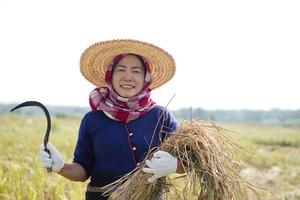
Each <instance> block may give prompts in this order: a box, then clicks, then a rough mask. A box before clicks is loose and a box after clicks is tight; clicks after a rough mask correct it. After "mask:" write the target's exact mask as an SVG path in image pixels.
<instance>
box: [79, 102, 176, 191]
mask: <svg viewBox="0 0 300 200" xmlns="http://www.w3.org/2000/svg"><path fill="white" fill-rule="evenodd" d="M176 126H177V122H176V119H175V118H174V116H173V115H172V113H171V112H169V111H167V110H165V108H164V107H161V106H155V107H153V108H152V109H151V110H150V111H149V112H148V113H146V114H145V115H143V116H141V117H139V118H138V119H135V120H133V121H130V122H128V123H125V122H119V121H115V120H113V119H111V118H109V117H107V116H106V115H105V113H103V111H95V112H89V113H87V114H86V115H85V116H84V118H83V119H82V122H81V125H80V129H79V135H78V141H77V144H76V148H75V152H74V159H73V162H76V163H79V164H80V165H81V166H83V168H84V169H85V171H86V173H87V175H88V177H90V176H91V185H93V186H100V187H101V186H105V185H107V184H109V183H111V182H113V181H115V180H117V179H118V178H120V177H121V176H123V175H125V174H126V173H128V172H130V171H131V170H133V169H134V168H135V167H136V165H137V164H138V163H139V162H140V161H142V160H143V158H144V156H145V155H146V153H147V152H148V151H149V148H150V149H151V148H152V147H156V146H158V145H159V144H160V142H161V139H163V138H164V137H165V136H166V134H168V133H171V132H173V131H174V130H175V129H176ZM161 130H163V131H161ZM153 134H154V135H153ZM152 137H153V140H152V143H151V139H152ZM150 143H151V147H149V145H150Z"/></svg>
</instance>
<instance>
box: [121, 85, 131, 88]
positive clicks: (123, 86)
mask: <svg viewBox="0 0 300 200" xmlns="http://www.w3.org/2000/svg"><path fill="white" fill-rule="evenodd" d="M121 87H122V88H133V86H132V85H121Z"/></svg>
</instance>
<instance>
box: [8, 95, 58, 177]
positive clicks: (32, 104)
mask: <svg viewBox="0 0 300 200" xmlns="http://www.w3.org/2000/svg"><path fill="white" fill-rule="evenodd" d="M27 106H38V107H40V108H41V109H42V110H43V111H44V113H45V115H46V118H47V130H46V133H45V136H44V146H45V151H46V152H47V153H48V154H49V156H50V151H49V149H48V148H47V143H48V141H49V135H50V130H51V118H50V114H49V111H48V110H47V108H46V107H45V106H44V105H43V104H42V103H40V102H38V101H26V102H24V103H21V104H19V105H17V106H16V107H14V108H13V109H11V110H10V112H13V111H14V110H17V109H19V108H21V107H27ZM50 158H51V156H50ZM47 171H48V172H51V171H52V168H51V167H50V168H47Z"/></svg>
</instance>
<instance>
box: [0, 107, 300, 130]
mask: <svg viewBox="0 0 300 200" xmlns="http://www.w3.org/2000/svg"><path fill="white" fill-rule="evenodd" d="M16 105H17V104H0V115H3V114H8V113H9V112H10V109H12V108H13V107H14V106H16ZM46 106H47V105H46ZM47 108H48V110H49V112H50V114H51V115H52V116H55V117H62V118H63V117H83V115H84V114H85V113H87V112H89V111H90V109H89V108H88V107H74V106H73V107H72V106H51V105H49V106H47ZM172 112H173V114H174V115H175V117H176V118H177V119H178V120H189V119H191V118H192V119H198V118H209V119H211V120H213V121H219V122H241V123H244V122H245V123H265V124H279V125H286V126H300V109H297V110H282V109H272V110H248V109H240V110H222V109H216V110H206V109H202V108H192V109H191V108H181V109H178V110H172ZM15 113H19V114H23V115H28V116H33V115H43V112H42V111H41V110H40V109H39V108H37V107H25V108H22V109H19V110H16V111H15Z"/></svg>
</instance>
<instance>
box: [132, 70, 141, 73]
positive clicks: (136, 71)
mask: <svg viewBox="0 0 300 200" xmlns="http://www.w3.org/2000/svg"><path fill="white" fill-rule="evenodd" d="M133 73H137V74H139V73H142V70H140V69H135V70H133Z"/></svg>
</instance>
